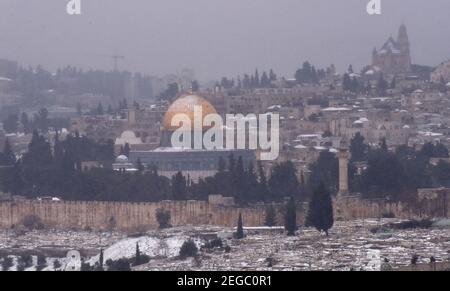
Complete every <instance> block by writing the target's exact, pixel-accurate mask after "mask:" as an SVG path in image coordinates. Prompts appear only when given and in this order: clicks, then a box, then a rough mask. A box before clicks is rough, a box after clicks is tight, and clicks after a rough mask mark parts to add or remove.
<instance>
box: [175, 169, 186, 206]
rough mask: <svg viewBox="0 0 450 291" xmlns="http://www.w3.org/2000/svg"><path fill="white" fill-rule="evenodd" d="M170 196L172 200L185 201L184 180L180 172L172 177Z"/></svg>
mask: <svg viewBox="0 0 450 291" xmlns="http://www.w3.org/2000/svg"><path fill="white" fill-rule="evenodd" d="M172 196H173V199H174V200H187V189H186V178H185V177H184V176H183V173H182V172H178V173H177V174H175V175H174V176H173V177H172Z"/></svg>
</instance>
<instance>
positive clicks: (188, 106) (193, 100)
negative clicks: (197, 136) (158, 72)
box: [163, 94, 217, 131]
mask: <svg viewBox="0 0 450 291" xmlns="http://www.w3.org/2000/svg"><path fill="white" fill-rule="evenodd" d="M196 105H197V106H201V107H202V121H203V119H204V118H205V116H207V115H208V114H217V111H216V109H215V108H214V106H212V105H211V103H209V102H208V101H206V100H205V99H204V98H203V97H200V96H198V95H195V94H186V95H182V96H181V97H180V98H178V99H177V100H175V102H173V103H172V104H171V105H170V106H169V108H168V109H167V112H166V113H165V114H164V118H163V126H164V129H166V130H171V131H174V130H177V129H178V128H179V126H172V125H171V121H172V118H173V117H174V116H175V115H176V114H178V113H183V114H186V115H187V116H189V118H190V119H191V128H192V130H193V129H194V106H196ZM205 129H207V128H206V127H203V130H205Z"/></svg>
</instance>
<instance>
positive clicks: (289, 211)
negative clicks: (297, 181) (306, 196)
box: [284, 197, 297, 236]
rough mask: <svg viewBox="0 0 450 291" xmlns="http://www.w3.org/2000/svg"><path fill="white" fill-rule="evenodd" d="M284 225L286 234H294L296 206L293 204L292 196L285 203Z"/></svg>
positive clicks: (295, 228)
mask: <svg viewBox="0 0 450 291" xmlns="http://www.w3.org/2000/svg"><path fill="white" fill-rule="evenodd" d="M284 227H285V229H286V231H287V235H288V236H294V235H295V231H296V230H297V207H296V205H295V201H294V197H291V199H289V202H288V203H287V205H286V216H285V224H284Z"/></svg>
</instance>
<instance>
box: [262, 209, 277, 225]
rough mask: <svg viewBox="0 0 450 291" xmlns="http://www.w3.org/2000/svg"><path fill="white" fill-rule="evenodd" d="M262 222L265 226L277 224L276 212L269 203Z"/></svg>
mask: <svg viewBox="0 0 450 291" xmlns="http://www.w3.org/2000/svg"><path fill="white" fill-rule="evenodd" d="M264 224H265V225H266V226H270V227H272V226H275V225H276V224H277V214H276V211H275V207H274V206H273V205H272V204H270V205H269V206H267V207H266V216H265V218H264Z"/></svg>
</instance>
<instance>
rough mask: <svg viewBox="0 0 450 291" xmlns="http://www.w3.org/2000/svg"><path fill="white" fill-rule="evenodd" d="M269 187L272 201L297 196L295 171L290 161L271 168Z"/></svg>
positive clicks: (297, 186)
mask: <svg viewBox="0 0 450 291" xmlns="http://www.w3.org/2000/svg"><path fill="white" fill-rule="evenodd" d="M269 187H270V191H271V193H272V195H273V199H274V200H276V201H281V200H282V199H283V198H284V197H289V196H297V195H298V194H299V182H298V179H297V170H296V169H295V167H294V164H293V163H292V162H291V161H287V162H283V163H280V164H277V165H275V166H274V167H273V168H272V174H271V175H270V179H269Z"/></svg>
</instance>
